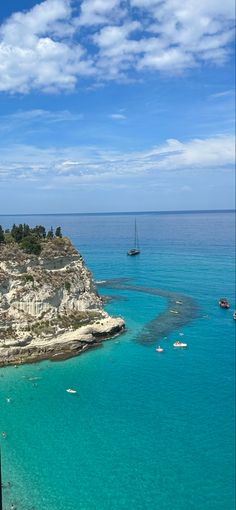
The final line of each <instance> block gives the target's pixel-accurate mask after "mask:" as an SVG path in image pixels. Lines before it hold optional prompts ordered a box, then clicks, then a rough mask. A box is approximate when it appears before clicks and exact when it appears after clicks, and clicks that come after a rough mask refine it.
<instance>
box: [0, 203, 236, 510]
mask: <svg viewBox="0 0 236 510" xmlns="http://www.w3.org/2000/svg"><path fill="white" fill-rule="evenodd" d="M137 220H138V230H139V237H140V240H141V254H140V256H138V257H127V256H126V252H127V249H129V248H130V247H131V246H132V241H133V227H134V217H133V216H132V215H130V214H129V215H97V216H96V215H94V216H91V215H87V216H86V215H71V216H66V215H64V216H63V215H62V216H59V215H58V216H42V217H40V216H38V217H36V216H25V217H23V216H19V217H14V216H11V217H7V216H2V217H0V224H2V225H3V226H4V227H5V228H6V227H9V226H10V225H11V224H12V223H13V222H16V223H19V222H26V223H29V224H30V225H35V224H36V223H37V224H44V225H45V226H46V227H48V228H49V227H50V226H51V225H52V226H54V227H56V226H57V225H61V226H62V230H63V233H64V234H65V235H68V236H69V237H70V238H71V239H72V241H73V242H74V244H75V245H76V247H77V248H78V249H79V250H80V252H81V253H82V255H83V257H84V259H85V261H86V265H87V266H88V267H89V268H90V269H91V270H92V271H93V274H94V278H95V279H97V280H106V279H112V278H117V279H123V278H127V279H129V284H130V285H131V286H132V285H136V286H137V285H140V286H142V287H145V288H150V287H151V288H162V289H164V290H168V291H174V292H180V293H183V294H185V295H187V296H189V297H191V298H193V299H194V300H195V301H196V303H197V305H198V307H199V312H198V317H197V318H196V319H194V320H193V321H192V322H191V323H189V324H188V325H186V326H185V327H184V328H182V329H181V330H179V329H178V330H176V331H173V332H172V333H171V334H170V335H169V336H168V338H167V339H163V340H162V341H161V342H160V343H161V345H162V346H163V347H164V348H165V350H164V352H163V353H162V354H158V353H156V352H155V345H154V346H149V347H148V346H145V345H141V344H139V343H138V342H137V341H136V338H137V337H138V335H139V334H140V332H142V330H143V327H144V326H145V325H146V324H147V323H148V322H149V321H151V320H152V319H153V318H154V317H156V316H157V315H158V313H161V312H163V310H165V308H166V300H165V299H163V298H161V297H159V296H155V295H151V294H148V293H140V292H138V291H132V290H127V289H126V290H119V289H114V290H110V289H109V290H108V289H101V293H103V294H107V293H109V294H110V295H113V296H115V297H119V299H114V300H113V301H111V302H110V304H108V305H107V310H108V311H109V313H111V314H114V315H122V316H123V317H124V318H125V320H126V324H127V332H126V333H125V334H124V335H123V336H121V337H120V338H119V340H117V339H116V340H113V341H110V342H106V343H104V344H103V347H102V348H101V349H97V350H94V351H91V352H88V353H85V354H84V355H82V356H80V357H78V358H74V359H71V360H67V361H64V362H60V363H51V362H44V363H40V364H36V365H34V366H32V365H29V366H23V367H19V368H18V369H15V368H14V367H12V368H5V369H1V371H0V381H1V386H0V402H1V415H0V431H6V432H7V438H6V439H3V438H2V439H1V448H2V462H3V482H4V483H6V482H7V481H11V483H12V486H11V488H10V489H9V488H6V489H4V491H3V494H4V510H7V509H8V508H9V507H10V504H11V502H13V501H14V502H15V503H16V504H17V510H33V509H34V510H72V509H73V510H75V509H76V510H77V509H78V510H108V509H109V510H110V509H112V510H146V509H147V510H156V509H159V510H180V509H181V510H231V509H233V508H234V359H235V358H234V352H235V322H236V321H233V319H232V313H233V309H234V307H235V296H234V282H235V275H234V215H233V213H230V212H229V213H207V212H206V213H194V214H190V213H186V214H175V213H172V214H143V215H139V216H138V218H137ZM121 281H123V280H121ZM222 296H226V297H227V298H228V299H229V301H230V302H231V308H230V310H228V311H225V310H221V309H219V307H218V298H219V297H222ZM179 333H183V334H184V336H182V337H181V336H179ZM178 338H182V339H184V341H186V342H187V343H188V349H187V350H185V351H181V352H179V351H177V350H175V349H174V348H173V345H172V344H173V341H174V340H175V339H178ZM31 377H39V378H40V379H38V381H37V386H34V385H33V384H34V383H35V381H30V380H29V378H31ZM70 386H72V387H76V388H78V393H79V395H76V396H71V395H68V394H67V393H66V392H65V388H67V387H70ZM8 397H10V398H11V402H7V400H6V399H7V398H8Z"/></svg>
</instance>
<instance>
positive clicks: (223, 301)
mask: <svg viewBox="0 0 236 510" xmlns="http://www.w3.org/2000/svg"><path fill="white" fill-rule="evenodd" d="M219 305H220V307H221V308H229V307H230V304H229V303H228V301H227V299H226V298H221V299H220V300H219Z"/></svg>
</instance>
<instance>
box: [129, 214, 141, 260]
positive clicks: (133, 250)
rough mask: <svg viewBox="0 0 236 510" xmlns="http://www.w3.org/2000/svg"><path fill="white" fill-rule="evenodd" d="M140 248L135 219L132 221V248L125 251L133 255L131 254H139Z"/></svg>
mask: <svg viewBox="0 0 236 510" xmlns="http://www.w3.org/2000/svg"><path fill="white" fill-rule="evenodd" d="M139 253H140V248H139V240H138V232H137V225H136V219H135V222H134V248H131V250H129V251H128V252H127V255H130V256H133V255H139Z"/></svg>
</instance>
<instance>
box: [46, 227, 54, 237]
mask: <svg viewBox="0 0 236 510" xmlns="http://www.w3.org/2000/svg"><path fill="white" fill-rule="evenodd" d="M53 237H54V233H53V228H52V227H51V228H50V230H49V231H48V233H47V239H52V238H53Z"/></svg>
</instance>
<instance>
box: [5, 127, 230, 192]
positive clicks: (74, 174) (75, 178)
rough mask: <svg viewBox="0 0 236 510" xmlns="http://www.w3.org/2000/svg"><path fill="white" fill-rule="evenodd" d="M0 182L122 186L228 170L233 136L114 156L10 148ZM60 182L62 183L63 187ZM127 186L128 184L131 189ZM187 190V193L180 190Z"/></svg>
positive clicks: (84, 150) (93, 151) (88, 151)
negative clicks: (159, 177)
mask: <svg viewBox="0 0 236 510" xmlns="http://www.w3.org/2000/svg"><path fill="white" fill-rule="evenodd" d="M1 152H2V162H1V164H0V180H6V179H8V180H9V179H11V178H12V179H21V180H22V179H31V180H32V179H33V180H34V181H35V182H37V183H38V185H40V186H42V185H45V184H47V185H50V186H51V185H52V183H53V185H55V186H57V185H59V184H60V185H71V184H72V183H74V184H75V183H78V184H84V185H86V184H89V185H91V184H95V183H96V184H99V183H104V182H109V183H119V184H121V183H124V182H126V181H127V180H129V178H130V177H132V179H131V181H132V183H133V184H134V182H136V183H137V184H138V183H139V182H140V180H142V179H143V178H145V179H146V178H147V177H148V178H150V179H152V178H154V180H155V181H156V177H157V175H158V174H159V175H162V176H163V175H169V174H170V173H171V172H173V171H178V172H182V171H185V172H191V171H193V170H194V171H208V170H211V171H212V170H221V171H223V170H225V169H227V168H233V165H234V160H235V149H234V137H231V136H222V135H221V136H215V137H212V138H206V139H193V140H190V141H188V142H185V143H184V142H181V141H179V140H167V141H166V143H165V144H163V145H158V146H155V147H152V148H151V149H150V150H147V151H142V152H129V153H119V152H117V151H107V150H102V149H100V148H98V147H93V146H91V147H90V146H89V147H67V148H61V149H58V148H51V149H40V148H38V147H33V146H25V145H22V146H19V145H18V146H14V147H10V148H8V149H3V150H2V151H1ZM63 183H64V184H63ZM133 184H132V185H133ZM185 191H187V190H185Z"/></svg>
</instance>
